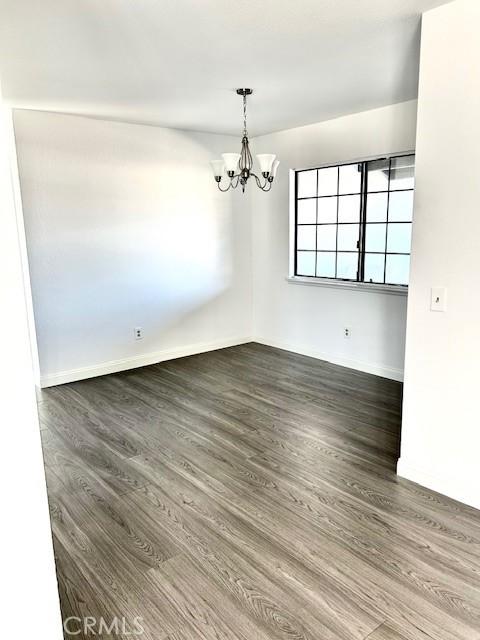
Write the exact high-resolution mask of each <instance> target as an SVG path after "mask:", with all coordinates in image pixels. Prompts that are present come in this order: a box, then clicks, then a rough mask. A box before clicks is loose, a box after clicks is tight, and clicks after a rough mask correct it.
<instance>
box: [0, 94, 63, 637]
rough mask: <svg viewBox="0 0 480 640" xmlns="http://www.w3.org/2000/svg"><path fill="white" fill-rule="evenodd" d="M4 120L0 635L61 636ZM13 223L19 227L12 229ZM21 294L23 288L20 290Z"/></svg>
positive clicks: (5, 119)
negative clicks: (0, 583) (0, 590)
mask: <svg viewBox="0 0 480 640" xmlns="http://www.w3.org/2000/svg"><path fill="white" fill-rule="evenodd" d="M12 148H13V127H12V120H11V114H10V112H9V111H8V110H6V109H4V108H3V107H2V106H1V95H0V227H1V230H0V307H1V309H2V313H1V314H0V353H1V355H2V366H1V369H0V403H1V407H2V453H3V455H2V463H1V465H0V504H1V509H2V523H3V526H2V527H1V528H0V566H1V572H0V575H1V581H2V586H3V589H2V635H3V636H4V637H10V638H27V637H31V636H37V637H39V638H49V639H51V640H60V639H61V638H62V637H63V634H62V624H61V617H60V606H59V599H58V591H57V582H56V578H55V565H54V559H53V547H52V537H51V530H50V520H49V517H48V503H47V491H46V484H45V472H44V469H43V459H42V449H41V444H40V431H39V425H38V416H37V409H36V402H35V387H34V377H33V368H32V359H31V353H30V341H29V331H28V322H27V302H26V300H25V295H24V281H23V267H22V255H21V246H22V243H23V244H24V242H25V239H24V238H22V237H21V233H19V232H21V229H22V225H21V212H20V211H19V212H18V213H19V218H18V219H17V215H16V210H15V203H14V201H15V198H14V189H13V184H12V179H13V180H15V166H14V165H13V164H12V163H11V159H10V157H9V150H11V149H12ZM19 222H20V224H18V223H19ZM27 289H28V286H27Z"/></svg>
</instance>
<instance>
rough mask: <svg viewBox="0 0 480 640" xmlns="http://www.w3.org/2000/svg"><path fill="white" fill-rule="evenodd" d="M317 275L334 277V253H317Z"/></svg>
mask: <svg viewBox="0 0 480 640" xmlns="http://www.w3.org/2000/svg"><path fill="white" fill-rule="evenodd" d="M317 277H318V278H334V277H335V254H334V253H330V252H327V253H320V252H318V253H317Z"/></svg>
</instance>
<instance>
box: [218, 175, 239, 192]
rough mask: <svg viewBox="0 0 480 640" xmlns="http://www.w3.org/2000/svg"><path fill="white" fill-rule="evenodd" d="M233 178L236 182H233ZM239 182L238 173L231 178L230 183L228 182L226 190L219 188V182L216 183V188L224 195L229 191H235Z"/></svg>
mask: <svg viewBox="0 0 480 640" xmlns="http://www.w3.org/2000/svg"><path fill="white" fill-rule="evenodd" d="M235 178H236V180H235ZM239 180H240V174H239V173H238V174H237V175H235V176H232V177H231V178H230V182H229V184H228V187H227V188H226V189H222V187H221V186H220V180H218V181H217V187H218V188H219V190H220V191H221V192H222V193H226V192H227V191H230V189H236V188H237V187H238V183H239Z"/></svg>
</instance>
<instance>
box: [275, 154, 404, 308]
mask: <svg viewBox="0 0 480 640" xmlns="http://www.w3.org/2000/svg"><path fill="white" fill-rule="evenodd" d="M414 153H415V151H414V150H411V149H409V150H407V151H397V152H395V153H384V154H378V155H375V156H370V157H367V158H362V159H357V160H348V161H338V162H337V164H350V163H355V162H368V161H369V160H375V159H377V158H380V157H381V158H390V157H394V156H398V155H410V154H412V155H413V154H414ZM331 166H332V163H331V162H330V163H324V164H321V165H319V166H318V167H315V168H316V169H321V168H322V167H331ZM308 168H309V167H303V168H298V167H296V168H293V169H290V171H289V176H288V209H289V229H288V232H289V251H288V277H287V278H286V280H287V282H288V283H289V284H300V285H307V286H308V285H310V286H316V287H333V288H338V289H351V290H354V291H368V292H370V293H372V292H373V293H374V292H377V293H386V294H390V295H396V296H407V295H408V286H403V285H395V284H380V283H375V282H353V281H352V282H351V281H347V280H335V279H333V278H332V279H330V278H314V277H312V276H296V275H295V233H296V229H295V173H296V172H297V171H301V170H302V169H308Z"/></svg>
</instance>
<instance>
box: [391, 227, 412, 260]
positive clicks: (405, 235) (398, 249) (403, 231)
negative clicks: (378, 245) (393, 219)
mask: <svg viewBox="0 0 480 640" xmlns="http://www.w3.org/2000/svg"><path fill="white" fill-rule="evenodd" d="M411 241H412V225H411V224H410V223H409V222H403V223H402V222H400V223H398V224H396V223H392V224H389V225H388V234H387V253H410V245H411Z"/></svg>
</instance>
